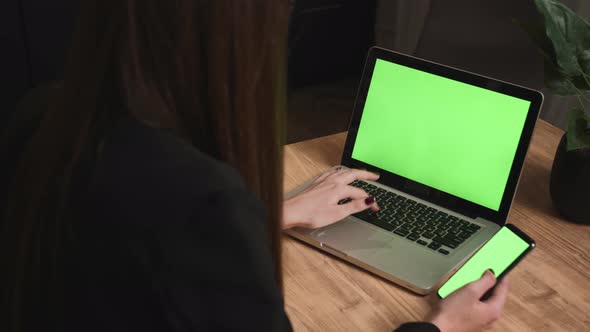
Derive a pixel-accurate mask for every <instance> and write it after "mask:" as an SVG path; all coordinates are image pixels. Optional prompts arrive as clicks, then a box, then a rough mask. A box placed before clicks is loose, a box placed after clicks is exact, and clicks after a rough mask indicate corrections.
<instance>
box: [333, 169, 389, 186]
mask: <svg viewBox="0 0 590 332" xmlns="http://www.w3.org/2000/svg"><path fill="white" fill-rule="evenodd" d="M377 179H379V174H375V173H373V172H369V171H365V170H360V169H350V170H347V171H344V172H342V173H340V174H336V175H334V181H336V182H338V183H343V184H349V183H352V182H353V181H354V180H371V181H376V180H377Z"/></svg>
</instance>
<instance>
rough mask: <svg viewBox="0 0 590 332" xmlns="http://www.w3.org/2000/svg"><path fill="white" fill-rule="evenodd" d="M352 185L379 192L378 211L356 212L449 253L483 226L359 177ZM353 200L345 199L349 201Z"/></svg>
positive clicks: (379, 224) (366, 218) (424, 244)
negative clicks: (361, 179)
mask: <svg viewBox="0 0 590 332" xmlns="http://www.w3.org/2000/svg"><path fill="white" fill-rule="evenodd" d="M350 185H352V186H354V187H357V188H362V189H364V190H365V191H366V192H367V193H368V194H369V195H372V196H375V198H376V200H377V204H378V205H379V207H380V210H379V211H378V212H373V211H372V210H370V209H369V210H365V211H362V212H360V213H357V214H355V215H354V216H355V217H357V218H359V219H362V220H364V221H366V222H368V223H371V224H373V225H375V226H378V227H380V228H382V229H384V230H386V231H388V232H391V233H393V234H395V235H398V236H401V237H404V238H406V239H407V240H409V241H412V242H416V243H417V244H418V245H421V246H424V247H426V248H428V249H430V250H434V251H436V252H438V253H440V254H443V255H448V254H449V253H450V252H452V250H454V249H456V248H458V247H459V246H460V245H461V244H462V243H463V242H465V240H467V239H469V238H470V237H471V236H472V235H473V234H475V233H476V232H477V231H478V230H479V229H480V228H481V227H480V226H479V225H476V224H474V223H471V222H469V221H467V220H464V219H461V218H458V217H456V216H453V215H449V214H447V213H445V212H442V211H439V210H437V209H435V208H433V207H430V206H427V205H425V204H422V203H419V202H416V201H414V200H412V199H410V198H407V197H404V196H401V195H397V194H395V193H393V192H390V191H387V190H385V189H383V188H379V187H377V186H374V185H372V184H370V183H367V182H364V181H359V180H356V181H354V182H353V183H351V184H350ZM349 201H350V200H349V199H346V200H341V201H340V202H339V203H338V204H346V203H348V202H349Z"/></svg>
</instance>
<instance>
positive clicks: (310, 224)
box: [283, 169, 379, 229]
mask: <svg viewBox="0 0 590 332" xmlns="http://www.w3.org/2000/svg"><path fill="white" fill-rule="evenodd" d="M378 178H379V175H378V174H375V173H371V172H368V171H363V170H357V169H333V170H331V171H329V172H326V173H324V174H322V175H321V176H319V177H318V178H317V179H316V180H315V181H314V182H313V183H312V184H311V185H310V186H309V187H308V188H306V189H305V190H304V191H302V192H301V193H299V194H298V195H297V196H295V197H292V198H290V199H288V200H286V201H285V202H284V206H283V228H285V229H287V228H291V227H295V226H299V227H305V228H320V227H323V226H327V225H330V224H333V223H335V222H337V221H339V220H342V219H344V218H345V217H348V216H349V215H351V214H353V213H357V212H360V211H363V210H365V209H368V208H371V209H373V210H375V211H377V210H379V207H378V206H377V203H376V202H375V198H374V197H369V195H368V194H367V193H366V192H365V191H364V190H362V189H359V188H355V187H353V186H349V183H352V182H353V181H354V180H373V181H374V180H377V179H378ZM346 198H350V199H351V201H350V202H348V203H346V204H341V205H339V204H338V202H339V201H340V200H343V199H346Z"/></svg>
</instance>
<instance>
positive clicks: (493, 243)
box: [438, 224, 535, 300]
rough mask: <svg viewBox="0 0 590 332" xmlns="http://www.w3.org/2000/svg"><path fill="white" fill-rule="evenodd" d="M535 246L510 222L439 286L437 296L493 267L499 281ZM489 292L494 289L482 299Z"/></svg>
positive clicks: (473, 279)
mask: <svg viewBox="0 0 590 332" xmlns="http://www.w3.org/2000/svg"><path fill="white" fill-rule="evenodd" d="M534 247H535V241H533V239H531V238H530V237H529V236H528V235H526V234H525V233H524V232H523V231H521V230H520V229H518V228H517V227H516V226H514V225H512V224H507V225H505V226H504V227H502V228H500V230H499V231H498V232H497V233H496V234H494V236H492V238H491V239H489V240H488V242H486V243H485V244H484V245H483V246H482V247H481V248H480V249H479V250H478V251H477V252H476V253H475V254H473V256H471V258H469V260H467V262H465V264H463V266H461V268H459V270H457V272H455V274H453V275H452V276H451V277H450V278H449V280H447V282H445V283H444V284H443V285H442V286H441V287H440V288H439V290H438V296H439V297H440V298H445V297H447V296H448V295H449V294H451V293H452V292H454V291H455V290H457V289H459V288H461V287H463V286H465V285H466V284H468V283H470V282H472V281H475V280H478V279H479V278H481V276H482V275H483V273H484V272H485V271H486V270H492V272H493V273H494V275H495V276H496V279H497V282H499V281H500V280H501V279H502V277H503V276H505V275H506V274H507V273H508V272H510V270H512V269H513V268H514V267H515V266H516V265H517V264H518V263H519V262H520V261H521V260H522V259H523V258H524V257H525V256H526V255H527V254H528V253H529V252H530V251H531V250H532V249H533V248H534ZM496 284H497V283H496ZM492 293H493V288H492V289H491V290H490V291H488V292H487V293H486V294H485V295H484V296H483V297H482V300H485V299H487V298H488V297H489V296H490V295H491V294H492Z"/></svg>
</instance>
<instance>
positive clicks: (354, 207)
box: [338, 196, 379, 219]
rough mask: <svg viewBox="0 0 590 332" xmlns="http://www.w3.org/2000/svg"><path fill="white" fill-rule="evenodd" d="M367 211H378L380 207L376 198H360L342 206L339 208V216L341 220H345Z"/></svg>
mask: <svg viewBox="0 0 590 332" xmlns="http://www.w3.org/2000/svg"><path fill="white" fill-rule="evenodd" d="M366 209H371V210H373V211H378V210H379V206H378V205H377V202H376V201H375V197H373V196H369V197H367V198H364V199H363V198H360V199H354V200H352V201H350V202H348V203H346V204H342V205H339V206H338V214H339V216H338V217H339V219H344V218H346V217H348V216H350V215H352V214H355V213H358V212H361V211H364V210H366Z"/></svg>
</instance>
